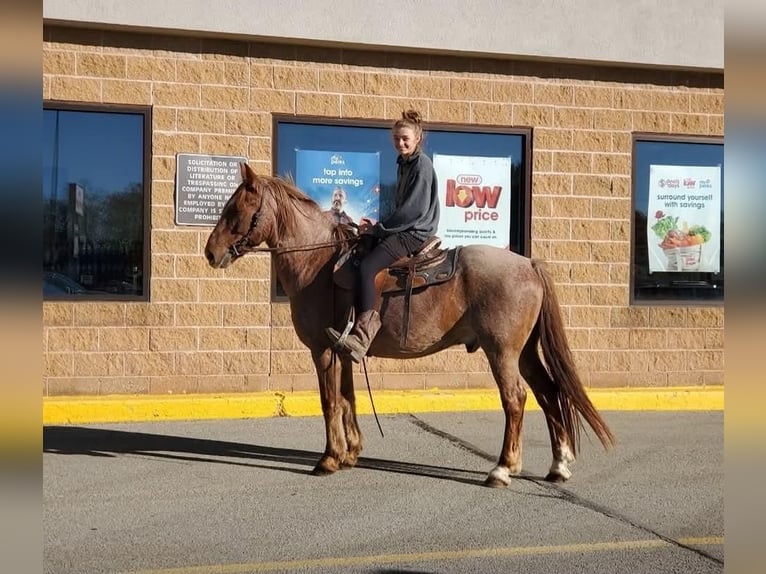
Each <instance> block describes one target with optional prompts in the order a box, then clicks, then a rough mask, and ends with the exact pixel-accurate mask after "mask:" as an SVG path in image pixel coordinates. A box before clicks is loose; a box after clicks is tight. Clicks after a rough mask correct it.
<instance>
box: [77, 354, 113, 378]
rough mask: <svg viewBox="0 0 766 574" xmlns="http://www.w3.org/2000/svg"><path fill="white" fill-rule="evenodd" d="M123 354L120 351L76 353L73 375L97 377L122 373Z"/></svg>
mask: <svg viewBox="0 0 766 574" xmlns="http://www.w3.org/2000/svg"><path fill="white" fill-rule="evenodd" d="M124 370H125V356H124V355H123V354H122V353H78V354H77V359H76V360H75V362H74V375H75V376H87V377H98V376H103V375H110V376H116V375H122V374H123V372H124Z"/></svg>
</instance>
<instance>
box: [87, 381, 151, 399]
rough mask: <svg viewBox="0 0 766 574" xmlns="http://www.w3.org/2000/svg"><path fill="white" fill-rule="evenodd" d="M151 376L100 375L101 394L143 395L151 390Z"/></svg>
mask: <svg viewBox="0 0 766 574" xmlns="http://www.w3.org/2000/svg"><path fill="white" fill-rule="evenodd" d="M149 380H150V379H149V377H99V381H98V392H99V394H101V395H142V394H146V393H148V392H149Z"/></svg>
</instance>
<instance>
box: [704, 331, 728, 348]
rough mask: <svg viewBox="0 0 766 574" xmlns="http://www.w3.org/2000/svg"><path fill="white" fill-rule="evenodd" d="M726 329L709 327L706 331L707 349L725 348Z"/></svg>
mask: <svg viewBox="0 0 766 574" xmlns="http://www.w3.org/2000/svg"><path fill="white" fill-rule="evenodd" d="M723 340H724V330H723V329H707V330H706V331H705V348H706V349H723V348H724V346H723Z"/></svg>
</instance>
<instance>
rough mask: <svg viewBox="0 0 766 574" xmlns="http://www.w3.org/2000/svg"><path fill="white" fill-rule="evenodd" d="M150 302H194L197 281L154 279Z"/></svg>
mask: <svg viewBox="0 0 766 574" xmlns="http://www.w3.org/2000/svg"><path fill="white" fill-rule="evenodd" d="M151 298H152V301H157V302H168V301H196V300H197V281H196V280H194V279H154V280H153V281H152V295H151Z"/></svg>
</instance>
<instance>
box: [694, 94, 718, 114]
mask: <svg viewBox="0 0 766 574" xmlns="http://www.w3.org/2000/svg"><path fill="white" fill-rule="evenodd" d="M723 102H724V99H723V94H722V93H720V94H690V95H689V108H690V111H691V112H692V113H697V114H723V111H724V105H723Z"/></svg>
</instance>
